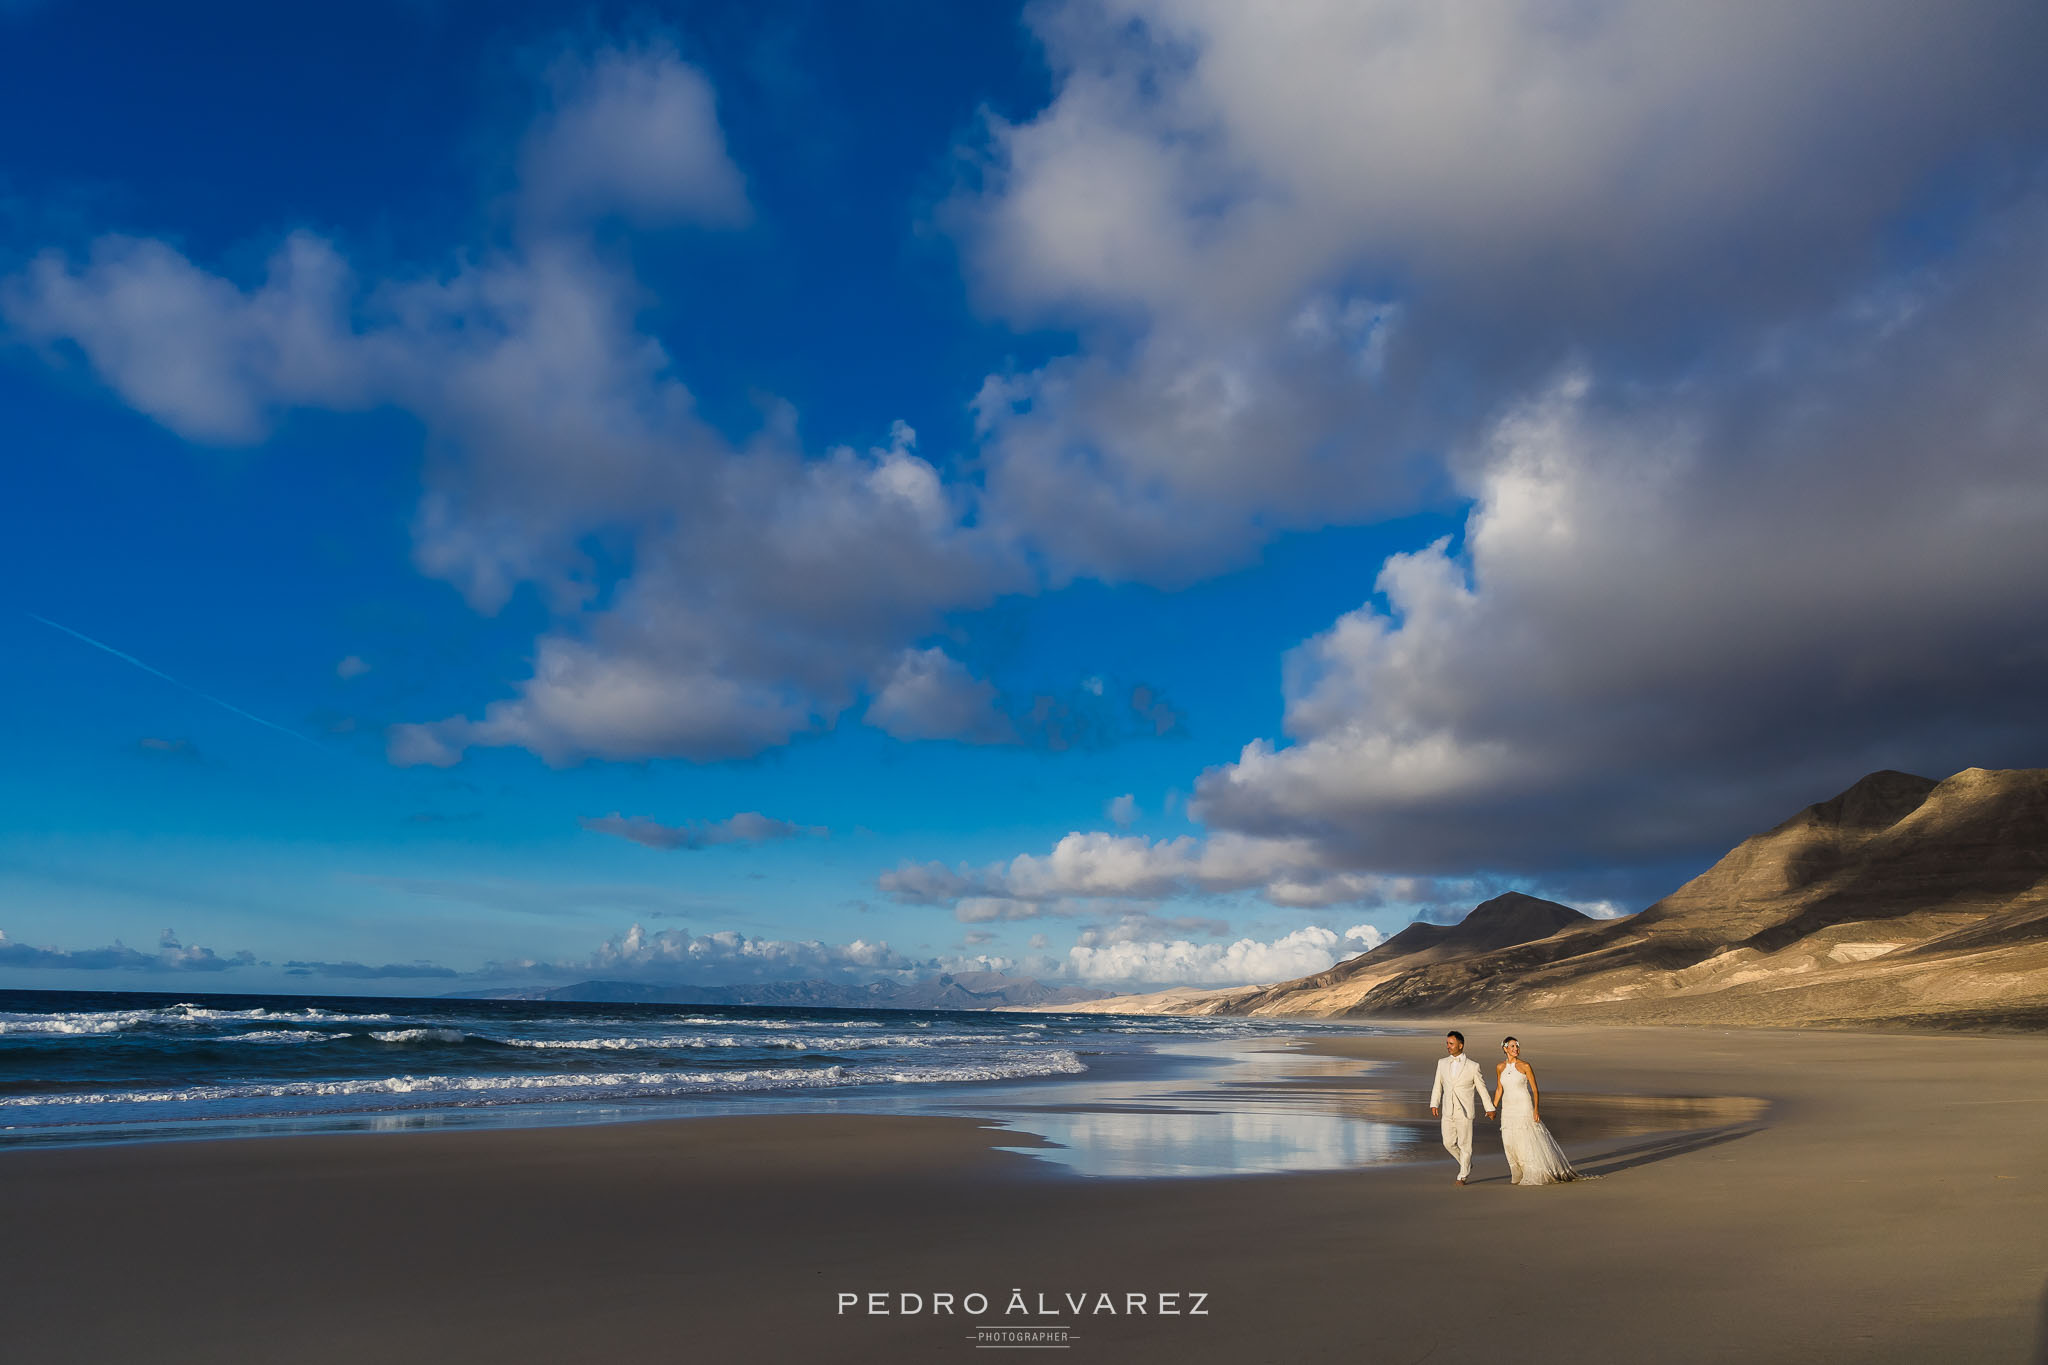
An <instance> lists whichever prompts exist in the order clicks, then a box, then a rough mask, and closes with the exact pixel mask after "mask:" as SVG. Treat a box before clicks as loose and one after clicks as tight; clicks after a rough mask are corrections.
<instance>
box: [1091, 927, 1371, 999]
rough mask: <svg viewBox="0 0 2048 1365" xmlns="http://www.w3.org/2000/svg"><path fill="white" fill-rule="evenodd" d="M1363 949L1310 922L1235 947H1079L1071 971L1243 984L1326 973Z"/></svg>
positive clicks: (1107, 977)
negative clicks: (1267, 938) (1307, 924)
mask: <svg viewBox="0 0 2048 1365" xmlns="http://www.w3.org/2000/svg"><path fill="white" fill-rule="evenodd" d="M1354 932H1355V931H1354ZM1366 946H1370V945H1369V944H1368V945H1366ZM1362 951H1364V948H1363V947H1360V946H1358V940H1356V939H1350V938H1339V937H1338V936H1337V934H1336V933H1335V932H1334V931H1332V930H1329V929H1325V928H1323V927H1322V926H1320V925H1313V924H1312V925H1309V926H1308V927H1306V928H1302V929H1297V930H1295V931H1294V932H1293V933H1291V934H1287V935H1285V936H1284V937H1281V938H1277V939H1273V940H1272V941H1270V942H1264V943H1262V942H1260V941H1259V940H1257V939H1253V938H1241V939H1238V940H1237V941H1236V942H1234V943H1200V944H1198V943H1193V942H1190V941H1189V940H1187V939H1176V940H1173V941H1171V942H1158V941H1144V940H1127V941H1117V942H1110V943H1105V944H1103V945H1101V946H1092V945H1089V944H1076V945H1074V947H1072V948H1070V949H1068V950H1067V970H1068V974H1069V975H1071V976H1072V977H1074V978H1075V979H1077V980H1080V981H1083V982H1086V983H1088V984H1090V985H1116V986H1120V987H1124V988H1135V987H1140V986H1154V987H1157V986H1242V985H1251V984H1255V983H1265V982H1271V981H1287V980H1291V979H1293V978H1295V977H1298V976H1309V975H1312V974H1313V973H1316V972H1323V971H1328V970H1329V969H1330V968H1331V967H1334V966H1335V965H1337V963H1338V962H1340V961H1342V960H1343V959H1344V958H1346V957H1349V956H1353V955H1355V954H1356V953H1358V952H1362Z"/></svg>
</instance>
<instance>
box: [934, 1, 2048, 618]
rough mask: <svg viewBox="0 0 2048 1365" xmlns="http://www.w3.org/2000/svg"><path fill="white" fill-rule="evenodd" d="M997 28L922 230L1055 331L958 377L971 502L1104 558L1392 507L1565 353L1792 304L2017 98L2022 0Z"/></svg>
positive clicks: (2019, 137) (2010, 136)
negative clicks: (933, 225)
mask: <svg viewBox="0 0 2048 1365" xmlns="http://www.w3.org/2000/svg"><path fill="white" fill-rule="evenodd" d="M1027 22H1029V23H1030V24H1031V26H1032V28H1033V29H1034V31H1035V32H1036V34H1037V36H1038V37H1039V38H1040V39H1041V40H1042V41H1043V43H1044V45H1045V49H1046V52H1047V56H1048V58H1049V61H1050V63H1051V66H1052V68H1053V72H1054V78H1055V82H1056V91H1055V95H1054V98H1053V100H1052V101H1051V103H1050V104H1049V105H1048V106H1047V107H1046V108H1045V109H1043V110H1042V111H1040V112H1038V113H1037V114H1035V115H1033V116H1031V117H1029V118H1027V119H1025V120H1023V121H1021V122H1017V123H1009V122H1005V121H1003V120H1001V119H997V118H994V117H991V118H990V119H989V121H988V124H987V126H986V128H985V130H984V136H983V138H982V140H981V141H980V143H979V144H978V145H977V146H976V147H975V148H973V149H972V150H973V151H975V152H977V153H978V154H979V156H980V163H979V165H980V172H981V173H980V175H979V177H978V179H977V180H976V181H975V182H974V183H973V184H972V185H971V186H970V187H969V188H968V189H966V190H964V191H963V192H962V193H961V194H960V195H959V196H957V197H956V199H955V200H954V201H953V202H952V204H951V205H950V208H949V211H948V214H947V216H946V221H947V222H948V224H949V226H950V227H951V228H952V229H953V231H954V232H955V233H956V234H957V235H958V237H959V238H960V240H961V242H962V244H963V249H964V252H965V255H966V258H967V260H968V262H969V266H970V272H971V275H972V278H973V280H974V282H975V283H976V285H977V286H978V288H979V290H980V291H981V294H982V297H983V298H984V299H985V300H987V301H988V303H989V304H990V306H991V307H993V308H995V309H997V310H999V311H1000V312H1001V313H1003V314H1004V315H1006V316H1009V317H1011V318H1015V319H1018V320H1020V321H1024V322H1043V321H1055V322H1058V323H1060V324H1061V325H1071V326H1078V327H1079V328H1080V329H1081V330H1082V334H1083V338H1084V340H1083V345H1082V347H1081V349H1080V350H1079V351H1078V352H1077V353H1076V354H1074V355H1071V356H1067V357H1063V358H1061V359H1059V360H1056V361H1054V362H1052V363H1050V364H1048V365H1046V366H1043V367H1041V368H1039V369H1037V370H1033V371H1029V372H1025V373H1005V374H1001V375H996V376H992V377H991V378H990V379H989V381H988V383H987V385H986V386H985V387H984V388H983V390H982V393H981V395H980V398H979V400H978V402H977V406H976V411H977V414H978V419H979V421H980V423H981V428H982V432H983V436H984V441H985V456H986V459H987V462H988V471H989V472H988V490H989V500H988V506H987V509H986V513H985V515H986V516H987V517H988V519H989V520H990V521H991V522H992V523H994V524H999V525H1008V526H1012V527H1014V528H1016V529H1017V530H1018V531H1019V533H1021V534H1028V535H1030V536H1031V537H1033V538H1034V539H1035V540H1036V541H1037V542H1038V543H1039V544H1041V545H1042V546H1044V547H1045V549H1046V551H1047V553H1048V554H1049V555H1050V556H1051V557H1052V558H1053V559H1054V561H1055V562H1056V563H1057V564H1059V565H1061V566H1064V567H1065V568H1067V569H1068V570H1069V571H1073V572H1081V573H1095V574H1102V575H1106V576H1111V577H1149V578H1154V579H1160V578H1166V579H1171V578H1172V577H1174V576H1175V575H1177V574H1180V575H1189V574H1195V573H1200V572H1204V571H1206V570H1207V569H1209V568H1212V567H1214V566H1216V565H1218V564H1220V563H1225V562H1230V561H1231V560H1233V559H1237V558H1241V557H1243V556H1244V555H1245V554H1246V553H1248V551H1249V549H1250V548H1251V547H1252V546H1254V545H1255V544H1256V543H1258V541H1259V540H1261V539H1262V538H1264V537H1265V536H1267V535H1270V534H1271V533H1272V532H1273V531H1274V530H1276V529H1279V528H1282V527H1285V526H1290V525H1294V526H1302V525H1321V524H1325V523H1327V522H1330V521H1333V520H1344V519H1349V518H1355V517H1358V516H1361V515H1365V514H1368V513H1370V512H1371V511H1373V510H1374V509H1376V508H1382V507H1387V506H1392V505H1398V504H1400V503H1402V502H1404V501H1405V500H1407V499H1408V498H1410V497H1412V496H1413V495H1414V493H1415V492H1416V490H1417V489H1418V488H1419V487H1421V486H1423V485H1424V484H1426V481H1427V479H1428V477H1429V473H1428V471H1427V469H1426V468H1424V467H1419V464H1418V460H1417V453H1418V452H1419V451H1425V450H1429V449H1441V448H1443V447H1444V446H1446V445H1449V444H1454V443H1456V442H1458V441H1460V440H1462V439H1464V438H1465V437H1467V436H1469V435H1470V433H1471V431H1472V427H1471V425H1470V424H1471V422H1472V421H1473V420H1474V419H1475V418H1476V419H1477V420H1480V421H1484V420H1487V419H1489V418H1490V417H1491V416H1493V415H1494V414H1495V405H1496V404H1497V403H1498V402H1499V401H1500V400H1502V399H1504V398H1509V397H1511V396H1512V395H1513V394H1515V393H1516V392H1518V391H1519V390H1521V389H1522V388H1524V387H1526V386H1527V385H1529V384H1531V383H1533V382H1536V381H1537V380H1539V379H1540V377H1541V376H1542V375H1543V374H1545V373H1546V372H1549V371H1550V370H1552V369H1554V368H1555V367H1556V366H1557V365H1558V364H1559V363H1560V362H1561V361H1562V360H1563V359H1564V358H1566V357H1567V356H1569V355H1572V354H1581V355H1585V356H1588V357H1590V358H1591V359H1592V360H1593V361H1594V362H1595V363H1596V364H1600V365H1602V366H1603V367H1604V366H1606V365H1609V364H1612V365H1615V366H1618V367H1620V368H1623V369H1626V370H1629V371H1631V372H1634V373H1647V372H1661V373H1662V374H1664V375H1666V376H1668V375H1670V374H1672V373H1675V372H1678V371H1681V370H1682V369H1683V368H1684V367H1685V366H1687V365H1689V364H1690V363H1692V361H1693V359H1694V358H1696V356H1697V355H1698V354H1699V353H1700V351H1701V348H1702V347H1710V346H1712V345H1713V344H1714V343H1715V342H1716V340H1717V339H1719V338H1723V337H1725V336H1726V335H1728V334H1729V333H1730V332H1731V331H1734V332H1738V333H1739V332H1742V331H1744V330H1746V329H1749V328H1753V327H1755V326H1757V325H1760V324H1761V325H1770V324H1772V323H1775V322H1776V321H1779V320H1782V319H1784V318H1787V317H1792V316H1797V315H1798V314H1799V313H1800V312H1802V311H1803V310H1805V309H1808V308H1810V307H1813V306H1816V305H1824V304H1825V303H1826V301H1827V299H1828V298H1829V296H1830V295H1831V294H1832V293H1834V292H1836V291H1838V290H1840V289H1841V288H1844V287H1847V286H1849V285H1850V284H1852V283H1853V282H1854V280H1855V279H1856V278H1857V276H1858V275H1859V274H1860V273H1861V272H1863V271H1865V270H1867V269H1868V268H1869V266H1870V265H1871V264H1872V262H1873V261H1874V260H1875V259H1876V246H1877V242H1878V240H1879V238H1880V236H1881V234H1882V233H1884V232H1885V231H1886V230H1887V229H1888V227H1889V226H1890V225H1892V224H1893V223H1894V222H1895V221H1896V220H1897V218H1898V217H1899V216H1900V215H1901V214H1903V213H1906V212H1909V211H1912V210H1913V209H1914V208H1915V207H1917V206H1919V205H1921V204H1922V203H1923V202H1924V197H1925V196H1926V195H1928V194H1929V193H1931V192H1934V191H1936V190H1937V189H1939V190H1943V191H1952V190H1953V189H1954V188H1955V186H1956V184H1957V176H1958V173H1959V172H1958V168H1959V167H1961V168H1971V169H1975V168H1981V167H1983V166H1984V165H1986V164H1990V163H1995V161H1996V159H1997V157H1998V155H1999V154H2000V153H2002V152H2005V151H2008V150H2010V149H2011V148H2012V147H2014V146H2016V145H2024V144H2025V142H2026V141H2027V140H2028V139H2030V138H2033V137H2036V136H2038V134H2039V132H2040V130H2041V128H2042V125H2043V121H2044V114H2048V90H2044V87H2043V85H2042V83H2041V82H2040V81H2039V79H2038V70H2037V67H2036V63H2035V61H2034V58H2033V55H2032V54H2033V53H2035V52H2037V51H2039V50H2040V46H2041V44H2042V42H2043V41H2044V40H2048V32H2044V28H2048V18H2044V16H2043V14H2042V12H2041V11H2040V10H2039V8H2038V7H2037V6H2033V5H2029V4H2027V3H2025V0H1999V2H1996V3H1990V4H1984V5H1977V6H1971V7H1970V8H1969V10H1968V12H1967V13H1961V12H1958V11H1957V10H1956V9H1955V8H1954V7H1952V6H1947V5H1941V4H1936V3H1931V2H1930V0H1902V2H1898V3H1888V4H1886V5H1885V6H1884V7H1883V10H1882V15H1881V17H1876V16H1873V14H1872V12H1871V11H1870V10H1869V9H1868V8H1867V6H1865V5H1863V4H1861V3H1858V2H1857V0H1823V2H1822V3H1817V4H1809V5H1800V6H1797V7H1785V6H1777V5H1769V4H1747V3H1745V4H1736V5H1723V6H1715V7H1711V8H1707V9H1703V8H1700V7H1697V6H1647V7H1646V6H1640V5H1631V4H1626V3H1621V2H1620V0H1600V2H1599V3H1593V4H1587V5H1579V6H1575V7H1573V8H1572V9H1571V10H1570V11H1569V13H1564V12H1559V11H1555V10H1552V9H1546V8H1542V7H1534V8H1523V9H1519V10H1514V11H1509V12H1493V11H1486V12H1480V11H1472V10H1468V9H1463V8H1460V7H1457V6H1449V7H1446V6H1429V7H1422V8H1417V7H1415V6H1412V5H1408V4H1405V3H1398V0H1386V2H1385V3H1343V4H1316V3H1309V4H1294V5H1289V6H1287V7H1286V8H1285V11H1284V12H1275V11H1272V10H1270V9H1268V8H1266V7H1257V6H1246V5H1243V4H1238V3H1234V0H1066V2H1065V3H1052V4H1046V5H1040V6H1035V7H1033V9H1032V10H1030V11H1029V13H1028V18H1027ZM1845 34H1854V35H1856V41H1854V42H1845V41H1843V35H1845ZM2021 180H2023V177H2015V178H2014V182H2013V183H2020V181H2021ZM1998 192H1999V191H1991V193H1992V194H1993V196H1994V197H1995V195H1996V194H1997V193H1998Z"/></svg>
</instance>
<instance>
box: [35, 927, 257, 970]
mask: <svg viewBox="0 0 2048 1365" xmlns="http://www.w3.org/2000/svg"><path fill="white" fill-rule="evenodd" d="M256 965H257V962H256V955H255V954H254V953H251V952H250V951H248V950H247V949H243V950H242V951H241V952H238V953H235V954H233V955H232V956H230V957H222V956H220V955H219V954H218V953H216V952H214V950H213V949H211V948H202V947H200V946H198V945H197V944H193V945H190V946H188V945H186V944H183V943H180V942H179V941H178V936H177V935H176V934H175V933H173V932H172V931H171V930H169V929H166V930H164V931H163V933H162V935H161V936H160V937H159V939H158V942H157V950H156V951H155V952H153V953H145V952H140V951H138V950H137V949H134V948H130V947H127V946H126V945H124V944H122V943H120V942H119V941H116V942H115V943H113V944H111V945H109V946H108V947H105V948H54V947H44V948H37V947H32V946H30V945H29V944H26V943H16V942H12V941H10V940H9V939H8V937H7V935H6V934H4V933H0V967H32V968H42V969H48V970H58V971H81V972H94V971H128V972H222V971H228V970H231V969H233V968H236V967H253V966H256Z"/></svg>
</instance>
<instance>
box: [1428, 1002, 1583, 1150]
mask: <svg viewBox="0 0 2048 1365" xmlns="http://www.w3.org/2000/svg"><path fill="white" fill-rule="evenodd" d="M1500 1050H1501V1051H1502V1052H1504V1053H1506V1054H1507V1059H1506V1060H1505V1061H1503V1062H1501V1063H1500V1065H1499V1066H1497V1067H1495V1068H1494V1078H1495V1079H1494V1084H1493V1090H1492V1094H1491V1095H1489V1094H1488V1093H1487V1087H1486V1073H1485V1072H1483V1071H1482V1070H1480V1067H1479V1063H1477V1062H1475V1061H1473V1060H1472V1059H1471V1058H1470V1057H1467V1056H1466V1055H1465V1035H1464V1034H1462V1033H1459V1032H1458V1031H1456V1030H1455V1029H1453V1030H1452V1031H1451V1032H1449V1033H1447V1034H1445V1035H1444V1051H1445V1052H1446V1053H1448V1054H1449V1055H1448V1056H1446V1057H1444V1058H1443V1059H1442V1060H1441V1061H1439V1062H1438V1063H1437V1064H1436V1084H1435V1085H1434V1086H1433V1087H1431V1089H1430V1092H1429V1113H1430V1117H1431V1118H1439V1119H1442V1120H1443V1130H1444V1147H1445V1148H1446V1149H1447V1150H1448V1151H1449V1152H1450V1154H1451V1155H1452V1156H1454V1157H1456V1158H1457V1159H1458V1183H1459V1184H1460V1185H1462V1184H1464V1183H1465V1182H1466V1181H1467V1180H1469V1179H1471V1178H1472V1123H1473V1120H1474V1119H1475V1118H1476V1117H1477V1116H1478V1112H1479V1110H1480V1109H1484V1110H1485V1111H1486V1116H1487V1117H1488V1118H1498V1119H1499V1120H1500V1145H1501V1148H1502V1150H1503V1151H1505V1152H1506V1154H1507V1158H1508V1175H1509V1176H1510V1178H1512V1180H1513V1181H1514V1183H1515V1184H1517V1185H1550V1184H1554V1183H1556V1182H1557V1181H1560V1180H1576V1179H1578V1178H1579V1176H1578V1172H1577V1171H1574V1170H1573V1169H1572V1164H1571V1162H1569V1161H1567V1160H1565V1155H1564V1149H1563V1148H1561V1147H1559V1146H1558V1145H1557V1139H1556V1138H1553V1137H1552V1136H1551V1135H1550V1130H1549V1129H1548V1128H1545V1127H1544V1126H1543V1117H1542V1114H1541V1111H1539V1110H1538V1108H1537V1096H1536V1073H1535V1072H1534V1071H1532V1070H1530V1068H1529V1064H1528V1063H1527V1062H1525V1061H1523V1060H1522V1045H1521V1043H1519V1042H1518V1041H1516V1040H1515V1039H1513V1038H1504V1039H1502V1040H1501V1045H1500Z"/></svg>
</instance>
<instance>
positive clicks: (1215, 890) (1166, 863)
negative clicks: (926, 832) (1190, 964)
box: [876, 830, 1423, 921]
mask: <svg viewBox="0 0 2048 1365" xmlns="http://www.w3.org/2000/svg"><path fill="white" fill-rule="evenodd" d="M876 884H877V885H878V886H879V887H880V889H881V890H883V891H885V892H887V893H888V894H889V895H890V896H892V897H893V898H895V899H896V900H898V901H901V902H903V903H905V904H913V905H917V904H922V905H938V904H948V903H950V904H952V905H953V906H954V908H955V914H956V915H957V916H958V917H959V918H961V919H963V920H970V921H973V920H993V919H1030V918H1033V917H1035V916H1037V915H1040V914H1044V913H1048V911H1049V909H1050V910H1051V911H1053V912H1057V913H1066V914H1078V913H1085V912H1086V911H1085V905H1086V903H1087V902H1090V901H1100V900H1160V899H1164V898H1167V897H1171V896H1181V895H1220V894H1227V893H1232V892H1239V891H1257V892H1258V893H1259V894H1260V895H1261V896H1263V897H1264V898H1265V899H1266V900H1267V901H1269V902H1271V903H1272V904H1274V905H1282V906H1292V907H1316V906H1325V905H1336V904H1342V903H1349V904H1367V905H1372V904H1380V903H1383V902H1386V901H1389V900H1394V901H1406V900H1411V899H1414V898H1416V897H1417V896H1418V894H1420V893H1421V891H1422V889H1423V888H1422V887H1421V885H1420V884H1419V883H1416V882H1414V881H1412V880H1408V879H1401V878H1389V877H1379V876H1372V875H1366V874H1360V873H1356V872H1350V871H1346V870H1343V869H1342V868H1339V867H1335V866H1333V865H1331V864H1330V863H1329V862H1328V860H1327V856H1326V854H1325V853H1324V851H1323V850H1322V849H1321V848H1320V847H1318V845H1317V844H1316V843H1315V842H1314V841H1313V840H1309V839H1266V838H1258V837H1246V836H1242V835H1236V834H1227V833H1226V834H1219V835H1216V836H1213V837H1210V838H1196V837H1195V836H1193V835H1182V836H1180V837H1178V838H1174V839H1159V840H1153V839H1147V838H1145V837H1143V836H1142V835H1129V834H1108V833H1102V832H1083V831H1079V830H1077V831H1075V832H1073V833H1071V834H1068V835H1066V836H1065V837H1064V838H1062V839H1060V841H1059V842H1058V843H1056V844H1054V845H1053V847H1052V849H1051V850H1050V851H1049V852H1047V853H1045V854H1043V855H1039V854H1030V853H1020V854H1018V855H1017V856H1016V857H1014V858H1012V859H1011V860H1010V861H1009V862H1007V863H996V864H992V865H990V866H987V867H981V868H972V867H967V866H960V867H948V866H946V865H945V864H943V863H936V862H926V863H916V862H907V863H904V864H903V865H902V866H900V867H897V868H895V869H893V870H891V871H888V872H884V873H883V874H882V875H881V876H880V877H879V878H877V879H876Z"/></svg>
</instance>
